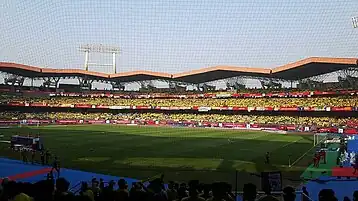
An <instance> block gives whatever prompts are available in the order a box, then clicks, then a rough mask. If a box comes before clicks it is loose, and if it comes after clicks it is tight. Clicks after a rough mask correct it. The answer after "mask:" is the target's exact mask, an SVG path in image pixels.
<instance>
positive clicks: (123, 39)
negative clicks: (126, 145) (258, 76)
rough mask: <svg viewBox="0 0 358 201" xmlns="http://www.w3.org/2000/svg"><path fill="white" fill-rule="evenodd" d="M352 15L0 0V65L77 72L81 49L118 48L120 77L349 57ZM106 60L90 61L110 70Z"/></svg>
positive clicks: (340, 6)
mask: <svg viewBox="0 0 358 201" xmlns="http://www.w3.org/2000/svg"><path fill="white" fill-rule="evenodd" d="M357 7H358V2H357V1H306V0H305V1H287V2H282V1H276V0H274V1H263V0H260V1H255V2H253V1H246V0H244V1H231V0H225V1H204V0H197V1H185V0H175V1H174V0H168V1H167V0H155V1H154V0H153V1H128V0H125V1H114V0H108V1H95V0H84V1H60V2H58V1H40V0H32V1H19V0H4V1H2V3H1V5H0V19H1V26H0V32H1V40H0V61H11V62H16V63H23V64H29V65H35V66H41V67H46V66H47V67H52V68H65V69H69V68H83V62H84V55H83V53H82V52H80V51H78V47H79V46H80V45H82V44H105V45H114V46H118V47H120V49H121V53H120V56H119V57H117V60H118V61H117V64H118V71H119V72H125V71H133V70H152V71H159V72H168V73H177V72H181V71H188V70H193V69H198V68H203V67H208V66H215V65H235V66H249V67H275V66H278V65H283V64H286V63H289V62H294V61H297V60H300V59H303V58H307V57H311V56H329V57H355V56H357V51H356V49H357V48H356V46H357V44H356V40H355V36H356V35H357V34H358V31H357V30H354V29H353V26H352V22H351V18H352V17H353V16H355V15H358V13H357V9H356V8H357ZM107 56H108V55H93V56H92V57H91V59H92V60H93V61H94V62H96V61H101V62H102V63H103V62H104V63H106V60H107V59H109V62H110V61H111V60H110V56H109V58H106V57H107ZM107 62H108V60H107ZM90 70H92V71H100V72H111V71H112V69H111V68H110V67H98V66H92V67H90Z"/></svg>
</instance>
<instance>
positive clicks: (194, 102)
mask: <svg viewBox="0 0 358 201" xmlns="http://www.w3.org/2000/svg"><path fill="white" fill-rule="evenodd" d="M1 101H2V102H23V103H25V102H26V103H46V104H49V105H52V106H56V105H63V104H90V105H108V106H113V105H126V106H162V107H171V106H175V107H190V106H203V107H205V106H207V107H225V106H229V107H232V106H238V107H296V106H297V107H320V108H323V107H334V106H336V107H345V106H353V107H355V106H358V97H356V96H344V97H314V98H313V97H312V98H228V99H214V98H196V99H150V98H143V99H138V98H137V99H133V98H132V99H129V98H127V99H126V98H106V97H95V98H94V97H86V98H84V97H41V98H39V97H21V96H6V97H2V100H1Z"/></svg>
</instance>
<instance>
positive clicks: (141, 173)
mask: <svg viewBox="0 0 358 201" xmlns="http://www.w3.org/2000/svg"><path fill="white" fill-rule="evenodd" d="M0 133H1V134H0V135H4V137H3V138H0V140H9V139H10V136H11V135H14V134H20V135H26V134H28V133H30V134H33V135H36V134H40V135H41V137H42V139H43V141H44V144H45V147H46V148H47V149H49V150H50V151H51V152H52V153H54V154H56V155H58V156H59V157H60V160H61V164H62V166H63V167H66V168H73V169H80V170H86V171H92V172H98V173H104V174H111V175H117V176H126V177H132V178H138V179H146V178H149V177H152V176H154V175H157V174H160V173H164V174H165V176H166V179H168V180H171V179H173V180H176V181H180V180H183V181H184V180H185V181H187V180H190V179H200V180H202V181H203V180H204V181H205V182H211V181H215V180H225V181H228V182H231V183H233V182H234V181H235V176H236V173H235V172H236V170H237V171H238V177H239V178H241V179H242V180H245V182H249V181H251V182H258V181H255V180H256V179H255V178H254V176H252V175H251V174H250V173H258V172H261V171H276V170H280V171H282V172H283V176H284V178H292V179H298V177H299V175H300V174H301V173H302V172H303V171H304V169H306V168H307V166H308V165H309V163H310V162H311V157H312V154H311V153H307V151H308V150H309V149H310V148H312V144H313V142H312V140H313V137H312V136H309V135H297V134H292V135H282V134H276V133H266V132H261V131H242V130H224V129H208V128H206V129H205V128H169V127H148V126H142V127H140V126H118V125H80V126H43V127H12V128H8V129H1V130H0ZM8 146H9V145H8V144H4V143H0V156H4V157H10V158H16V159H20V155H19V153H14V152H13V151H11V150H10V149H9V148H8ZM267 151H269V152H270V153H271V165H266V164H264V156H265V153H266V152H267ZM305 153H307V155H306V156H305V157H301V156H303V155H304V154H305ZM289 156H290V158H291V163H293V162H294V161H296V160H297V159H300V160H298V161H296V162H295V164H294V165H293V167H288V163H289V162H288V161H289Z"/></svg>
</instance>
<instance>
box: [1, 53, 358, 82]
mask: <svg viewBox="0 0 358 201" xmlns="http://www.w3.org/2000/svg"><path fill="white" fill-rule="evenodd" d="M357 64H358V59H357V58H326V57H311V58H307V59H303V60H300V61H297V62H294V63H290V64H286V65H283V66H279V67H276V68H273V69H269V68H247V67H236V66H216V67H209V68H202V69H199V70H193V71H189V72H183V73H177V74H168V73H159V72H151V71H132V72H125V73H117V74H106V73H99V72H93V71H85V70H79V69H51V68H40V67H33V66H28V65H23V64H16V63H7V62H0V71H2V72H7V73H11V74H15V75H19V76H24V77H29V78H40V77H63V78H66V77H88V78H89V79H94V80H104V81H119V82H133V81H143V80H156V79H161V80H171V79H172V80H176V81H182V82H188V83H204V82H209V81H215V80H220V79H225V78H230V77H236V76H248V77H266V78H276V79H284V80H300V79H304V78H309V77H313V76H317V75H322V74H326V73H331V72H335V71H339V70H343V69H349V68H352V67H357Z"/></svg>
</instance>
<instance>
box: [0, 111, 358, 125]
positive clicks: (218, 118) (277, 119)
mask: <svg viewBox="0 0 358 201" xmlns="http://www.w3.org/2000/svg"><path fill="white" fill-rule="evenodd" d="M23 119H37V120H153V121H177V122H179V121H194V122H211V123H251V124H270V125H307V126H312V125H315V126H318V127H331V126H346V125H347V122H358V118H351V117H308V116H300V117H298V116H284V115H282V116H281V115H278V116H275V115H224V114H164V113H118V114H114V113H80V112H42V113H39V112H34V113H23V112H0V120H23Z"/></svg>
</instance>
